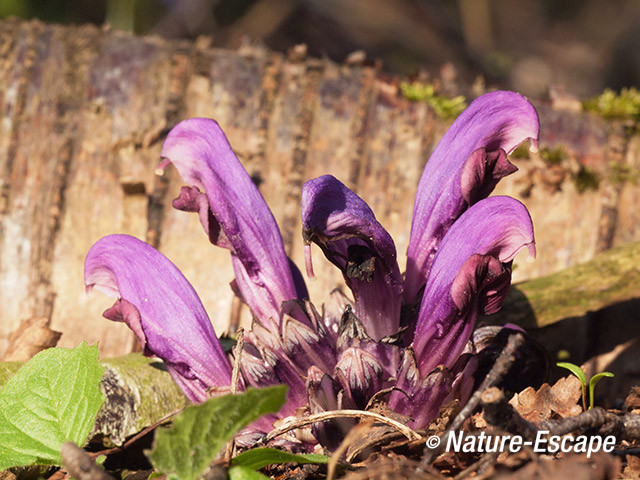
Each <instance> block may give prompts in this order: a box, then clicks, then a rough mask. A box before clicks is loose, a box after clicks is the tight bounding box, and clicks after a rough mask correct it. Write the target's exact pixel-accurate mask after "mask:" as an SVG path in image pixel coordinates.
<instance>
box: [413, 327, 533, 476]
mask: <svg viewBox="0 0 640 480" xmlns="http://www.w3.org/2000/svg"><path fill="white" fill-rule="evenodd" d="M523 343H524V336H523V335H522V334H521V333H519V332H514V333H513V334H511V335H510V336H509V340H508V341H507V344H506V345H505V347H504V348H503V349H502V352H500V355H499V356H498V358H497V359H496V362H495V363H494V364H493V367H491V370H490V371H489V373H488V374H487V376H486V377H485V379H484V380H483V381H482V384H480V387H479V388H478V389H477V390H476V391H475V392H474V393H473V395H471V398H470V399H469V401H468V402H467V404H466V405H465V406H464V408H462V410H460V412H459V413H458V415H457V416H456V418H455V419H454V420H453V422H452V423H451V425H450V426H449V428H447V430H446V431H445V432H444V434H443V435H442V438H441V442H440V444H439V445H438V447H436V448H434V449H429V448H428V447H425V451H424V454H423V457H422V461H421V462H420V468H422V469H427V468H428V466H429V465H430V464H431V462H432V461H433V460H434V459H435V458H436V457H437V456H438V455H440V454H441V453H442V451H443V450H444V447H445V445H446V443H447V442H446V440H447V439H448V437H449V435H451V434H452V433H453V432H454V431H455V430H459V429H460V427H461V426H462V424H463V423H464V422H465V420H466V419H467V418H469V416H470V415H471V414H472V413H473V411H474V410H475V409H476V407H477V406H478V405H479V404H480V398H481V396H482V392H484V391H485V390H486V389H487V388H489V387H492V386H494V385H495V384H497V383H498V382H499V381H500V380H502V377H503V376H504V375H505V374H506V373H507V372H508V371H509V369H510V368H511V365H513V362H514V361H515V353H516V351H517V350H518V349H519V348H520V347H521V346H522V345H523Z"/></svg>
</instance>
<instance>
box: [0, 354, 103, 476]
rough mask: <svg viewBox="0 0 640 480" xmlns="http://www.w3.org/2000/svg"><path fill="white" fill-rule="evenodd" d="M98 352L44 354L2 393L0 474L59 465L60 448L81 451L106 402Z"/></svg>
mask: <svg viewBox="0 0 640 480" xmlns="http://www.w3.org/2000/svg"><path fill="white" fill-rule="evenodd" d="M103 373H104V367H102V365H100V363H99V362H98V347H97V346H95V345H94V346H92V347H90V346H89V345H87V344H86V343H84V342H83V343H81V344H80V345H78V346H77V347H76V348H74V349H71V350H70V349H67V348H50V349H47V350H43V351H42V352H40V353H38V354H37V355H35V356H34V357H33V358H32V359H31V360H29V362H27V363H26V364H25V365H24V366H23V367H22V368H21V369H20V370H18V371H17V372H16V373H15V375H13V376H12V377H11V378H10V379H9V380H8V381H7V383H6V384H5V385H4V387H2V390H0V470H4V469H6V468H9V467H15V466H22V465H32V464H53V465H59V464H60V445H62V443H63V442H66V441H70V442H74V443H76V444H78V445H84V442H85V441H86V439H87V436H88V435H89V432H90V431H91V429H92V427H93V423H94V422H95V419H96V415H97V414H98V410H99V409H100V407H101V406H102V403H103V402H104V395H103V394H102V392H101V391H100V380H101V379H102V374H103Z"/></svg>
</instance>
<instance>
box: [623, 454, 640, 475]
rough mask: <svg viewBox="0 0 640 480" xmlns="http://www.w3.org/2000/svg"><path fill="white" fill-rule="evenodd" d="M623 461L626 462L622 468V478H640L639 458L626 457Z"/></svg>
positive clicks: (633, 456)
mask: <svg viewBox="0 0 640 480" xmlns="http://www.w3.org/2000/svg"><path fill="white" fill-rule="evenodd" d="M625 460H626V462H627V465H626V467H624V471H623V472H622V473H623V474H624V478H640V458H638V457H636V456H635V455H626V456H625Z"/></svg>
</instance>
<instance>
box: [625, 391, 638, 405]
mask: <svg viewBox="0 0 640 480" xmlns="http://www.w3.org/2000/svg"><path fill="white" fill-rule="evenodd" d="M624 403H625V405H626V406H627V407H629V409H634V408H640V387H631V391H630V392H629V395H627V398H626V399H625V401H624Z"/></svg>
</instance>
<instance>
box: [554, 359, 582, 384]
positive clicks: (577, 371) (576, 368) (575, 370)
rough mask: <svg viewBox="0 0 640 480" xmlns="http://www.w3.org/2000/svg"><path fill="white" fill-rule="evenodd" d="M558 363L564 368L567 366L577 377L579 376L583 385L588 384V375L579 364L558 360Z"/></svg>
mask: <svg viewBox="0 0 640 480" xmlns="http://www.w3.org/2000/svg"><path fill="white" fill-rule="evenodd" d="M556 365H557V366H559V367H562V368H566V369H567V370H569V371H570V372H571V373H573V374H574V375H575V376H576V377H578V379H579V380H580V383H581V384H582V386H586V385H587V375H586V374H585V373H584V370H582V369H581V368H580V367H579V366H578V365H575V364H573V363H569V362H558V363H556Z"/></svg>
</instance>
